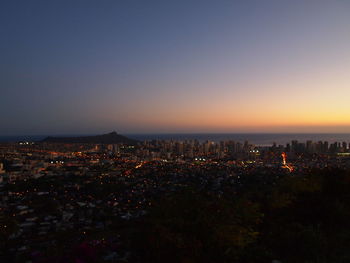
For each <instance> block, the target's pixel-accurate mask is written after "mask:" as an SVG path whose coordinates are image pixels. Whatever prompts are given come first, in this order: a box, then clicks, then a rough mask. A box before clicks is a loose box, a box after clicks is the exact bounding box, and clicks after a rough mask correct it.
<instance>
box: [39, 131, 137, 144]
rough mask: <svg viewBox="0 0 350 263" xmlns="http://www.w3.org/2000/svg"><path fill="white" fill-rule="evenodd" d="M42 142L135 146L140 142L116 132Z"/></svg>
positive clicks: (47, 138) (51, 139)
mask: <svg viewBox="0 0 350 263" xmlns="http://www.w3.org/2000/svg"><path fill="white" fill-rule="evenodd" d="M42 142H50V143H95V144H114V143H125V144H130V145H134V144H136V143H137V142H138V141H137V140H134V139H130V138H128V137H126V136H123V135H120V134H118V133H116V132H115V131H113V132H111V133H107V134H102V135H95V136H79V137H51V136H49V137H46V138H45V139H44V140H42Z"/></svg>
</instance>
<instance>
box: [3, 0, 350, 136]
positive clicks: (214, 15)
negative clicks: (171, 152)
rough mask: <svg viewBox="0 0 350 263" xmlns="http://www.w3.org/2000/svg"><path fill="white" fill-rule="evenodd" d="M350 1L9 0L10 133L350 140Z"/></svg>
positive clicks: (6, 109) (6, 86) (6, 117)
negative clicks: (283, 134)
mask: <svg viewBox="0 0 350 263" xmlns="http://www.w3.org/2000/svg"><path fill="white" fill-rule="evenodd" d="M349 14H350V2H349V1H277V0H276V1H217V0H216V1H214V0H213V1H191V0H187V1H178V0H177V1H165V0H163V1H145V0H143V1H142V0H140V1H132V0H128V1H126V0H123V1H122V0H120V1H117V0H114V1H107V0H102V1H101V0H100V1H87V0H84V1H72V0H70V1H35V0H33V1H15V0H12V1H6V0H5V1H1V3H0V34H1V36H2V37H1V39H2V41H1V42H0V70H1V71H0V85H1V99H0V112H1V115H0V123H1V124H0V125H1V126H0V127H1V130H0V134H2V135H11V134H60V133H101V132H106V131H110V130H117V131H119V132H122V133H130V132H135V133H137V132H208V131H210V132H245V131H247V132H261V131H269V132H271V131H276V132H279V131H291V132H295V131H301V132H305V131H321V132H322V131H332V132H334V131H342V132H344V131H349V132H350V129H348V127H349V124H350V118H349V117H348V116H350V108H349V107H348V106H347V105H348V104H347V101H348V98H349V95H350V88H349V85H350V80H349V77H348V76H349V75H350V74H349V72H348V69H349V68H350V67H349V66H350V52H349V51H350V48H349V41H350V15H349Z"/></svg>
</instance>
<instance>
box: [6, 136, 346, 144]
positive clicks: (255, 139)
mask: <svg viewBox="0 0 350 263" xmlns="http://www.w3.org/2000/svg"><path fill="white" fill-rule="evenodd" d="M123 135H125V136H127V137H129V138H133V139H137V140H140V141H144V140H155V139H158V140H171V139H172V140H179V141H185V140H194V139H197V140H199V141H201V142H203V141H206V140H210V141H215V142H219V141H227V140H233V141H237V142H244V141H245V140H247V141H249V142H250V143H253V144H255V145H272V144H273V143H274V142H275V143H276V144H282V145H285V144H286V143H289V142H291V141H292V140H298V141H299V142H306V141H307V140H312V141H314V142H317V141H328V142H330V143H333V142H347V143H349V142H350V133H186V134H185V133H178V134H123ZM64 136H68V135H64ZM69 136H74V135H69ZM76 136H80V135H76ZM45 137H47V135H28V136H0V142H17V141H40V140H42V139H44V138H45Z"/></svg>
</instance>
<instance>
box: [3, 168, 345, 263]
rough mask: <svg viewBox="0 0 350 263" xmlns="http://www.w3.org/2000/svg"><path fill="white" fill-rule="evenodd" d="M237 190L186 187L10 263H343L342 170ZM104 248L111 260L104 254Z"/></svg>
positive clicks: (266, 180)
mask: <svg viewBox="0 0 350 263" xmlns="http://www.w3.org/2000/svg"><path fill="white" fill-rule="evenodd" d="M241 185H242V187H240V188H232V187H230V186H229V185H227V186H225V185H223V186H222V189H221V191H219V192H217V191H216V192H212V191H210V190H208V189H206V188H205V187H197V186H196V185H195V184H192V185H188V186H187V187H185V188H183V189H181V190H179V191H178V192H176V193H172V194H170V195H164V196H160V197H158V198H155V199H154V200H153V201H152V206H151V208H150V210H149V212H148V213H147V214H146V215H145V216H143V217H140V218H138V219H133V220H121V219H119V220H118V219H115V220H114V221H113V223H112V224H111V226H109V227H108V229H103V230H94V231H90V232H88V233H86V236H83V237H82V238H81V239H80V242H79V244H70V241H69V240H71V239H76V235H81V233H78V232H74V231H69V232H65V233H60V235H61V236H59V237H58V238H57V237H56V239H57V240H59V242H58V243H57V244H55V245H54V246H51V247H48V248H47V251H45V252H43V254H40V255H35V254H32V255H30V256H29V255H28V258H17V259H13V260H14V261H17V262H25V261H26V260H31V262H76V263H82V262H140V263H141V262H155V263H157V262H162V263H163V262H170V263H171V262H184V263H185V262H186V263H190V262H193V263H194V262H208V263H209V262H211V263H212V262H238V263H245V262H246V263H254V262H269V263H271V262H282V263H296V262H305V263H306V262H307V263H311V262H312V263H323V262H324V263H330V262H332V263H342V262H344V263H345V262H350V171H344V170H315V171H312V172H310V174H309V175H306V176H290V175H284V176H277V177H276V176H270V175H268V174H264V175H261V174H256V175H251V176H246V177H244V178H242V180H241ZM48 209H49V208H48ZM9 227H11V226H9ZM6 235H7V232H6V231H3V232H2V233H1V241H0V242H1V249H6V248H8V247H7V245H6V240H7V238H8V236H6ZM97 240H98V241H97ZM67 244H69V245H67ZM106 248H108V249H109V250H114V251H115V253H116V254H118V257H116V256H115V257H114V256H113V254H112V255H110V256H106V255H105V254H104V251H105V249H106ZM116 254H115V255H116Z"/></svg>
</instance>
